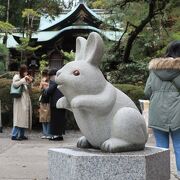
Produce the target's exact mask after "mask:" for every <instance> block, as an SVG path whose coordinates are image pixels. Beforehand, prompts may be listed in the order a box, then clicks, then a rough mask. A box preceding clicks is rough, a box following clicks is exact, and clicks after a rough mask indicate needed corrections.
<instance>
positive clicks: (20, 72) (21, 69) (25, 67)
mask: <svg viewBox="0 0 180 180" xmlns="http://www.w3.org/2000/svg"><path fill="white" fill-rule="evenodd" d="M27 71H28V69H27V66H26V65H25V64H22V65H21V66H20V68H19V74H20V77H21V78H23V77H24V73H25V72H27Z"/></svg>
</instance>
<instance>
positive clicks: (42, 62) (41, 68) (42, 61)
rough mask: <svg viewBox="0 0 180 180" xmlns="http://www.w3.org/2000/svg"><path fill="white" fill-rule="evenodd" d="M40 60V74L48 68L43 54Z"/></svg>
mask: <svg viewBox="0 0 180 180" xmlns="http://www.w3.org/2000/svg"><path fill="white" fill-rule="evenodd" d="M41 58H42V59H41V61H39V64H40V66H39V70H40V72H41V73H42V71H43V70H44V69H46V68H47V67H48V65H49V63H48V60H47V56H46V55H45V54H43V55H42V57H41Z"/></svg>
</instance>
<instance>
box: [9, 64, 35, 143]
mask: <svg viewBox="0 0 180 180" xmlns="http://www.w3.org/2000/svg"><path fill="white" fill-rule="evenodd" d="M31 82H32V77H30V76H28V69H27V66H26V65H21V66H20V69H19V74H15V75H14V77H13V82H12V83H13V86H14V87H19V86H22V87H23V91H22V95H21V97H20V98H14V104H13V129H12V137H11V139H12V140H26V139H28V138H27V137H26V136H25V135H24V133H25V132H24V131H25V128H31V126H32V107H31V99H30V96H29V85H30V84H31Z"/></svg>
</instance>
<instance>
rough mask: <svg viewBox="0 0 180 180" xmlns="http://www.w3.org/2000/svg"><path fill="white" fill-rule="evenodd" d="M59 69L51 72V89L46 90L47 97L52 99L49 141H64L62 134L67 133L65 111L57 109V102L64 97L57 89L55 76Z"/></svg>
mask: <svg viewBox="0 0 180 180" xmlns="http://www.w3.org/2000/svg"><path fill="white" fill-rule="evenodd" d="M56 72H57V69H55V68H54V69H51V70H49V73H48V74H49V78H50V81H49V87H48V88H47V89H46V90H45V93H46V94H47V96H49V97H50V115H51V117H50V132H49V133H50V134H51V135H52V137H51V138H50V139H49V140H63V136H62V134H63V133H64V131H65V122H66V120H65V109H57V108H56V102H57V101H58V100H59V99H60V98H61V97H63V94H62V93H61V92H60V91H59V89H57V84H56V82H55V75H56Z"/></svg>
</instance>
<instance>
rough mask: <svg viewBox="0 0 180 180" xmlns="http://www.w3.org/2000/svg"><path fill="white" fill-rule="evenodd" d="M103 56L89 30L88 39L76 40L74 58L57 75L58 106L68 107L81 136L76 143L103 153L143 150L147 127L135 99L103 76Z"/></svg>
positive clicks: (100, 45)
mask: <svg viewBox="0 0 180 180" xmlns="http://www.w3.org/2000/svg"><path fill="white" fill-rule="evenodd" d="M102 56H103V40H102V38H101V37H100V35H99V34H97V33H95V32H92V33H90V35H89V37H88V39H87V40H86V39H84V38H82V37H78V38H77V40H76V57H75V61H73V62H69V63H68V64H66V65H65V66H64V67H63V68H62V69H60V70H59V71H58V72H57V74H56V78H55V79H56V83H57V84H58V89H60V91H61V92H62V93H63V94H64V97H62V98H60V99H59V100H58V101H57V104H56V106H57V108H65V109H69V110H71V111H72V112H73V113H74V117H75V119H76V122H77V124H78V126H79V128H80V130H81V132H82V134H83V135H84V136H83V137H81V138H80V139H79V140H78V142H77V146H78V147H80V148H90V147H93V148H100V149H101V150H102V151H106V152H122V151H137V150H143V149H144V147H145V143H146V141H147V137H148V136H147V129H146V124H145V121H144V119H143V116H142V115H141V114H140V112H139V111H138V109H137V107H136V105H135V104H134V102H133V101H132V100H131V99H130V98H129V97H128V96H127V95H126V94H124V93H123V92H121V91H120V90H118V89H116V88H115V87H114V86H113V85H112V84H110V83H109V82H108V81H106V79H105V78H104V76H103V74H102V72H101V71H100V69H99V67H98V65H99V64H100V61H101V58H102Z"/></svg>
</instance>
